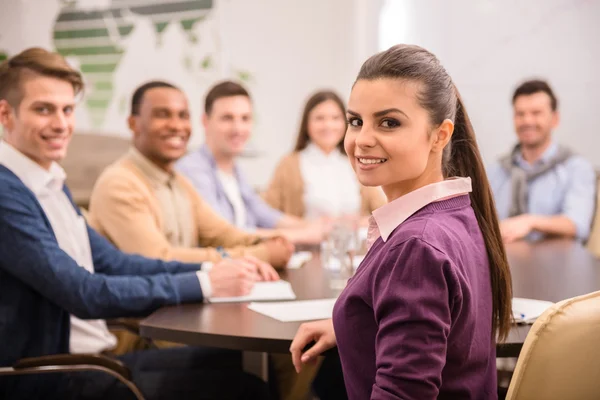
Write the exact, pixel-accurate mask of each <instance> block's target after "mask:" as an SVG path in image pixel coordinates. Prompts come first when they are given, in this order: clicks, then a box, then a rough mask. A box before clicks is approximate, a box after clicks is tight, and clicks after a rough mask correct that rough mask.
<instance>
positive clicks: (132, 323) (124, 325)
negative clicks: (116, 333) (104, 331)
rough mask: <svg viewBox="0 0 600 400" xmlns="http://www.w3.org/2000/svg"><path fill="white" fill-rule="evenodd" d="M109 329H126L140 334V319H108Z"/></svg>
mask: <svg viewBox="0 0 600 400" xmlns="http://www.w3.org/2000/svg"><path fill="white" fill-rule="evenodd" d="M106 325H108V328H109V329H124V330H126V331H129V332H131V333H133V334H134V335H137V336H140V320H139V319H137V318H115V319H109V320H106Z"/></svg>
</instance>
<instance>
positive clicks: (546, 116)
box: [488, 80, 596, 243]
mask: <svg viewBox="0 0 600 400" xmlns="http://www.w3.org/2000/svg"><path fill="white" fill-rule="evenodd" d="M557 103H558V101H557V99H556V97H555V96H554V93H553V92H552V89H551V88H550V86H549V85H548V84H547V83H546V82H545V81H541V80H532V81H527V82H524V83H523V84H521V85H520V86H519V87H518V88H517V89H516V91H515V93H514V95H513V111H514V124H515V130H516V132H517V137H518V139H519V143H518V144H517V145H516V146H515V147H514V148H513V150H512V152H511V153H510V154H508V155H506V156H504V157H502V158H501V159H500V160H499V161H498V162H497V163H496V164H494V165H493V166H491V167H490V169H489V170H488V176H489V179H490V184H491V186H492V190H493V192H494V197H495V200H496V207H497V209H498V215H499V217H500V219H501V222H500V230H501V231H502V237H503V239H504V241H505V242H507V243H508V242H513V241H515V240H519V239H523V238H527V239H532V240H537V239H541V238H543V237H545V236H563V237H571V238H577V239H579V240H586V239H587V237H588V235H589V233H590V228H591V223H592V218H593V214H594V207H595V197H596V174H595V172H594V168H593V167H592V165H591V164H590V163H589V162H588V161H587V160H585V159H584V158H583V157H581V156H578V155H576V154H574V153H573V152H572V151H571V150H570V149H569V148H567V147H565V146H562V145H560V144H558V143H556V142H555V141H554V140H553V139H552V130H553V129H554V128H556V126H557V125H558V123H559V113H558V110H557V108H558V104H557Z"/></svg>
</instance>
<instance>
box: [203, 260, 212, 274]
mask: <svg viewBox="0 0 600 400" xmlns="http://www.w3.org/2000/svg"><path fill="white" fill-rule="evenodd" d="M213 265H215V264H214V263H213V262H211V261H204V262H203V263H202V272H208V271H210V270H211V269H212V267H213Z"/></svg>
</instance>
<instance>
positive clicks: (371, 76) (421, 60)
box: [357, 45, 512, 341]
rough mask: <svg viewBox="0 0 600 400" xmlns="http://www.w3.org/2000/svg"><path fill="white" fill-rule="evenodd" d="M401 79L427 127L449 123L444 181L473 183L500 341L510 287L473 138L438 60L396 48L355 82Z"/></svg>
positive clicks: (508, 317)
mask: <svg viewBox="0 0 600 400" xmlns="http://www.w3.org/2000/svg"><path fill="white" fill-rule="evenodd" d="M380 78H391V79H406V80H410V81H416V82H420V83H422V85H423V86H422V90H421V91H420V93H419V95H418V101H419V102H420V104H421V105H422V106H423V107H424V108H425V109H426V110H428V111H429V114H430V119H431V123H432V124H433V125H434V126H437V125H439V124H441V123H442V122H443V121H444V120H445V119H449V120H451V121H454V133H453V135H452V140H451V141H450V143H449V144H448V145H447V146H446V148H445V149H444V154H443V157H442V164H443V165H442V171H443V173H444V176H445V177H450V176H469V177H471V179H472V180H473V183H474V184H473V191H472V192H471V195H470V196H471V204H472V207H473V210H474V212H475V216H476V217H477V222H478V224H479V228H480V229H481V232H482V234H483V239H484V241H485V246H486V251H487V256H488V260H489V265H490V280H491V287H492V304H493V311H492V328H493V332H495V333H497V335H498V338H499V340H501V341H502V340H504V339H505V338H506V336H507V335H508V332H509V330H510V327H511V323H512V307H511V299H512V283H511V275H510V268H509V266H508V261H507V259H506V252H505V251H504V246H503V244H502V236H501V235H500V227H499V224H498V216H497V213H496V206H495V205H494V199H493V197H492V192H491V189H490V184H489V181H488V178H487V175H486V173H485V168H484V165H483V161H482V159H481V154H480V153H479V147H478V146H477V141H476V139H475V133H474V130H473V126H472V125H471V121H470V119H469V116H468V114H467V111H466V109H465V107H464V105H463V102H462V99H461V97H460V94H459V93H458V90H457V89H456V87H455V86H454V83H453V82H452V79H451V78H450V76H449V75H448V73H447V72H446V70H445V69H444V67H443V66H442V65H441V64H440V62H439V60H438V59H437V58H436V57H435V56H434V55H433V54H431V53H430V52H428V51H427V50H425V49H423V48H421V47H418V46H411V45H396V46H394V47H391V48H390V49H389V50H387V51H384V52H381V53H378V54H376V55H374V56H372V57H371V58H369V59H368V60H367V61H366V62H365V63H364V64H363V66H362V68H361V70H360V72H359V74H358V77H357V80H360V79H366V80H375V79H380Z"/></svg>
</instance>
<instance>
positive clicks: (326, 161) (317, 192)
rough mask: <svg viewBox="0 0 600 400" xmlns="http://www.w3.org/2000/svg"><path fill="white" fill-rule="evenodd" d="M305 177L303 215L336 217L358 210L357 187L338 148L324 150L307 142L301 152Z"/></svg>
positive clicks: (308, 216) (358, 189)
mask: <svg viewBox="0 0 600 400" xmlns="http://www.w3.org/2000/svg"><path fill="white" fill-rule="evenodd" d="M300 173H301V174H302V180H303V181H304V208H305V218H307V219H316V218H320V217H325V216H326V217H339V216H343V215H349V214H350V215H356V214H359V213H360V187H359V185H358V181H357V180H356V175H355V174H354V171H353V170H352V166H351V165H350V162H349V161H348V157H346V156H344V155H343V154H342V153H340V152H339V151H338V150H337V149H335V150H334V151H332V152H331V153H329V154H325V153H324V152H323V151H322V150H321V149H320V148H319V147H318V146H317V145H315V144H314V143H309V144H308V146H306V148H305V149H304V150H302V151H301V152H300Z"/></svg>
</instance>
